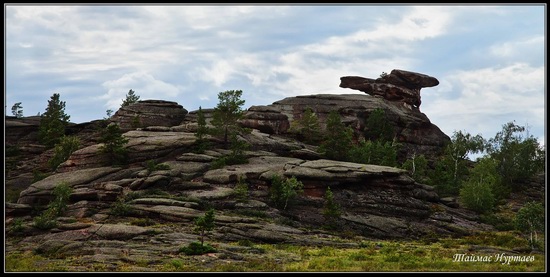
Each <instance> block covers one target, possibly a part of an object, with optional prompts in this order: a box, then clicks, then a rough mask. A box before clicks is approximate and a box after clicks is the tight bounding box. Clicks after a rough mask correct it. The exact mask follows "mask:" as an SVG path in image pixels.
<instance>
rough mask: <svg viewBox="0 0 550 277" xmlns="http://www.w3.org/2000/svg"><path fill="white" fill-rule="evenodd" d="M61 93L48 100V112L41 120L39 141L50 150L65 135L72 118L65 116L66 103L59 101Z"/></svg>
mask: <svg viewBox="0 0 550 277" xmlns="http://www.w3.org/2000/svg"><path fill="white" fill-rule="evenodd" d="M59 97H60V95H59V93H54V94H53V95H52V96H51V98H50V100H48V107H47V108H46V112H45V113H44V114H42V116H41V118H40V128H39V133H38V136H39V139H40V142H41V143H42V144H44V145H45V146H46V147H48V148H52V147H54V145H55V144H57V143H58V142H59V140H60V139H61V138H62V137H63V136H64V135H65V128H66V127H67V125H68V123H69V118H70V116H69V115H67V114H65V101H61V100H60V99H59Z"/></svg>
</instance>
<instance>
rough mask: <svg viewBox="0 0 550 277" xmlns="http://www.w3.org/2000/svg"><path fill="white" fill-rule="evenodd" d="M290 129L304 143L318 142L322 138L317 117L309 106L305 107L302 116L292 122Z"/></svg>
mask: <svg viewBox="0 0 550 277" xmlns="http://www.w3.org/2000/svg"><path fill="white" fill-rule="evenodd" d="M290 131H291V132H293V133H295V134H296V136H297V137H298V139H299V140H302V141H304V142H306V143H311V144H318V143H319V142H320V141H321V139H322V137H321V127H320V126H319V118H317V114H315V113H314V112H313V110H312V109H311V108H310V107H307V108H306V110H305V111H304V114H303V115H302V118H300V119H298V120H295V121H293V122H292V126H291V127H290Z"/></svg>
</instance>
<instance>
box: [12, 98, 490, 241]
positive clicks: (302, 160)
mask: <svg viewBox="0 0 550 277" xmlns="http://www.w3.org/2000/svg"><path fill="white" fill-rule="evenodd" d="M159 107H164V108H159ZM308 107H309V108H312V109H313V111H314V112H315V113H316V114H317V115H318V117H319V120H320V123H321V126H322V128H324V125H325V121H326V118H327V116H328V114H329V113H330V111H333V110H336V111H338V112H339V113H340V114H341V115H342V119H343V121H344V122H345V123H346V124H348V125H349V126H352V127H353V128H354V130H356V131H357V132H361V131H362V130H363V129H364V122H365V119H367V118H368V116H369V114H370V113H371V112H372V111H373V110H375V109H377V108H381V109H384V110H385V111H386V114H387V115H388V118H389V120H390V122H391V123H392V125H393V126H394V127H395V129H396V132H397V134H398V136H397V137H398V138H399V140H400V142H401V143H402V144H403V145H404V146H405V147H404V149H405V150H403V151H405V152H406V151H409V150H410V149H414V151H417V154H418V153H423V154H426V155H428V156H429V155H435V154H437V153H438V152H439V151H441V149H442V147H443V145H444V143H445V142H446V141H447V140H448V137H447V136H445V134H443V133H442V132H441V131H440V130H439V128H437V127H436V126H435V125H433V124H431V123H430V121H429V119H428V118H427V117H426V115H424V114H422V113H420V112H418V111H417V110H414V109H413V110H411V109H408V108H406V107H405V106H403V105H397V104H395V103H394V102H392V101H388V100H386V99H382V98H379V97H372V96H368V95H357V94H353V95H308V96H298V97H290V98H285V99H283V100H280V101H277V102H275V103H273V104H271V105H268V106H255V107H251V108H250V109H249V110H248V111H247V112H246V114H245V117H244V119H243V120H242V121H241V124H242V125H244V126H246V127H250V128H252V129H253V131H252V133H250V134H247V135H243V136H242V137H241V139H242V140H245V141H247V142H248V143H249V144H250V145H251V146H252V147H251V151H248V152H246V156H247V159H248V161H249V163H248V164H243V165H233V166H225V167H223V168H220V169H212V168H211V162H212V161H214V160H215V159H217V158H219V157H221V156H222V155H224V154H227V153H228V150H225V149H221V148H218V147H217V146H216V145H219V141H218V140H217V139H216V138H212V137H211V138H210V140H211V141H210V142H211V145H212V147H211V149H210V150H208V151H206V152H205V153H204V154H195V153H193V152H194V148H195V146H196V145H195V142H196V137H195V136H194V131H195V129H196V113H195V112H191V113H189V115H188V116H185V114H186V113H187V112H186V110H185V109H183V108H182V107H181V106H180V105H178V104H177V103H173V102H166V101H158V100H148V101H140V102H138V103H136V104H133V105H130V106H128V107H124V108H122V109H121V110H119V111H118V112H117V113H116V116H114V117H113V118H111V120H110V121H114V122H118V123H120V124H122V125H124V126H125V128H126V129H127V131H126V132H125V133H124V136H125V137H126V138H127V139H128V143H127V145H126V148H127V149H128V162H129V163H128V164H129V165H128V166H127V167H124V168H118V167H110V166H105V165H106V163H107V159H106V156H105V155H104V154H101V153H100V152H99V147H100V144H98V141H97V136H98V133H99V130H100V129H101V126H103V127H104V125H105V124H107V121H97V122H93V123H85V124H77V125H72V126H71V127H70V128H69V132H70V133H71V134H73V135H76V136H78V137H80V138H81V140H82V141H83V143H82V147H81V148H80V149H79V150H77V151H75V152H74V153H73V154H72V155H71V157H70V158H69V159H68V160H67V161H66V162H64V163H63V164H61V165H60V166H59V167H58V168H57V170H56V171H55V172H54V173H53V174H52V175H51V176H49V177H47V178H45V179H43V180H40V181H37V182H34V183H32V184H31V182H30V181H29V180H28V179H25V180H24V181H23V182H26V183H27V186H25V189H24V190H23V191H22V192H21V194H20V196H19V198H18V200H17V204H10V209H9V212H8V214H9V215H15V214H25V211H29V210H31V208H30V207H33V206H36V205H44V204H47V203H48V202H49V201H51V199H52V190H53V188H54V187H55V186H56V185H57V184H59V183H60V182H64V183H66V184H68V185H69V186H71V187H72V188H73V189H74V191H73V193H72V194H71V197H70V201H71V205H70V208H69V211H68V215H71V216H74V217H76V218H106V217H108V214H109V209H110V207H112V206H113V205H115V204H116V202H117V201H118V199H121V198H124V197H128V195H136V194H140V195H142V196H141V197H138V198H136V199H133V200H132V202H128V203H127V204H128V205H129V206H131V207H132V210H133V211H134V213H135V215H138V216H146V217H151V218H153V219H155V220H167V221H174V220H176V221H179V220H182V219H187V220H189V219H192V218H194V217H196V216H197V215H198V214H200V211H201V209H200V207H199V206H198V205H199V203H204V202H208V203H209V205H211V206H213V207H215V208H216V209H217V210H220V211H222V212H223V213H225V212H226V211H227V212H231V211H234V210H240V209H259V210H262V211H264V212H265V213H268V214H270V215H272V216H276V217H287V218H289V219H290V220H293V221H295V222H296V224H297V225H299V226H303V227H305V226H316V227H321V226H323V224H324V222H325V220H324V218H323V216H322V207H323V201H324V199H323V196H324V193H325V191H326V190H327V188H328V187H330V188H331V190H332V191H333V193H334V197H335V200H336V201H337V202H338V203H339V204H340V206H341V207H342V209H343V214H342V216H341V217H340V218H339V219H338V220H339V222H340V224H341V225H342V226H346V228H349V230H350V231H353V232H356V233H359V234H361V235H364V236H367V237H379V238H387V237H390V238H407V237H411V236H412V237H418V236H422V235H423V234H427V233H431V232H438V233H448V234H464V233H469V232H472V231H475V230H479V229H484V228H488V227H487V226H484V225H480V224H478V223H475V221H471V220H470V219H472V216H473V215H469V214H468V212H466V211H458V210H456V206H455V208H452V207H450V206H452V205H449V206H447V205H445V204H443V203H441V202H440V200H439V196H438V195H437V194H436V193H435V192H434V190H433V188H431V187H429V186H425V185H422V184H419V183H416V182H415V181H414V180H413V179H411V178H410V177H409V176H408V175H407V173H406V171H404V170H400V169H397V168H392V167H384V166H377V165H365V164H355V163H347V162H338V161H331V160H325V159H323V157H322V156H321V155H320V154H319V153H316V152H315V150H316V147H314V146H311V145H306V144H304V143H302V142H299V141H296V140H294V139H292V137H290V136H288V135H287V134H288V129H289V126H290V124H291V123H292V122H293V121H294V120H297V119H298V118H300V117H301V116H302V114H303V112H304V111H305V109H306V108H308ZM138 110H139V111H140V114H141V118H142V119H143V118H146V120H142V121H141V122H140V128H135V126H134V127H131V126H130V125H131V124H132V123H131V122H130V121H129V119H130V118H134V116H133V115H132V114H130V112H129V111H138ZM204 111H205V114H206V115H207V118H210V117H211V112H212V110H211V109H205V110H204ZM143 115H147V116H146V117H145V116H143ZM167 118H172V119H173V120H172V121H170V120H166V119H167ZM157 121H158V122H162V125H155V124H156V123H155V122H157ZM207 121H208V120H207ZM15 125H17V124H15ZM31 131H32V130H31ZM20 136H21V135H20ZM49 151H50V154H49V155H51V150H49ZM37 156H39V157H42V158H41V159H37V160H36V161H35V162H39V161H43V160H45V159H46V157H48V151H46V152H43V153H39V155H37ZM46 160H47V159H46ZM152 161H154V162H156V163H160V162H163V163H165V164H167V165H169V167H170V169H169V170H160V171H152V172H151V171H150V170H148V169H147V165H146V163H147V162H152ZM27 170H28V169H26V170H22V167H20V168H19V169H18V170H15V172H18V173H23V172H24V171H27ZM26 173H28V172H26ZM274 174H277V175H280V176H286V177H292V176H294V177H296V178H298V180H300V181H301V182H303V184H304V194H303V195H302V196H301V197H300V198H299V201H297V202H296V203H295V204H294V205H293V207H292V208H291V209H289V210H280V209H277V208H275V207H274V206H273V203H272V202H271V199H270V197H269V190H270V184H271V181H270V180H271V177H272V176H273V175H274ZM19 176H21V175H19ZM27 176H28V175H27ZM243 178H244V179H245V180H246V184H247V186H248V188H249V194H248V197H249V201H248V202H247V204H244V203H241V202H239V201H238V200H237V198H236V196H235V195H236V194H235V187H236V185H237V183H238V181H239V179H243ZM11 179H12V180H21V179H18V176H17V174H12V178H11ZM151 190H154V191H157V192H158V191H159V190H160V191H164V194H161V196H158V195H157V196H151V195H148V194H150V191H151ZM151 197H153V199H151ZM175 198H180V199H182V198H185V199H194V200H193V201H187V202H189V203H187V202H186V203H180V202H178V201H175V200H174V199H175ZM251 203H252V204H251ZM182 205H183V206H182ZM181 207H185V209H183V210H181V209H182V208H181ZM434 207H436V208H434ZM437 207H439V208H437ZM450 214H454V215H450ZM458 214H460V215H462V216H457V215H458ZM239 218H241V219H238V220H244V221H246V220H249V219H246V217H244V218H245V219H243V218H242V217H239ZM453 218H455V219H453ZM228 228H229V227H228ZM264 231H265V230H264ZM228 232H229V233H230V234H232V235H229V236H228V239H230V238H231V237H235V236H236V237H245V238H247V239H252V240H253V239H254V236H252V237H247V236H248V235H247V234H246V232H245V233H244V234H243V233H242V230H241V231H239V230H233V229H231V230H229V231H228ZM265 232H267V231H265ZM237 235H238V236H237ZM279 237H280V234H279ZM293 239H295V238H293V236H290V235H289V236H288V237H284V236H283V237H280V238H279V240H281V241H287V240H293Z"/></svg>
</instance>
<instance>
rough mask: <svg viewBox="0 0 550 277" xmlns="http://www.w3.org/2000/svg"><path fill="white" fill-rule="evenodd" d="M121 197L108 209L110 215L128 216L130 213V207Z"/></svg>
mask: <svg viewBox="0 0 550 277" xmlns="http://www.w3.org/2000/svg"><path fill="white" fill-rule="evenodd" d="M124 200H125V199H124V198H123V197H119V198H117V201H115V202H114V203H113V205H112V206H111V209H110V214H112V215H117V216H125V215H129V214H130V213H131V212H132V207H131V206H130V205H129V204H128V203H126V202H125V201H124Z"/></svg>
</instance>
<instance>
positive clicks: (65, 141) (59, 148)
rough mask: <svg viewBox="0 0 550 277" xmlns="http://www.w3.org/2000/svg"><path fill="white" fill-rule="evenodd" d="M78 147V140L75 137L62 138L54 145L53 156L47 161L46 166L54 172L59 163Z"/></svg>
mask: <svg viewBox="0 0 550 277" xmlns="http://www.w3.org/2000/svg"><path fill="white" fill-rule="evenodd" d="M79 147H80V139H79V138H78V137H75V136H63V137H62V138H61V140H60V141H59V143H58V144H56V145H55V148H54V154H53V156H52V157H51V158H50V159H49V160H48V166H50V168H51V169H52V170H55V169H56V168H57V167H58V166H59V165H60V164H61V163H63V162H64V161H66V160H67V159H68V158H69V157H70V156H71V154H72V153H73V152H74V151H76V150H78V148H79Z"/></svg>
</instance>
